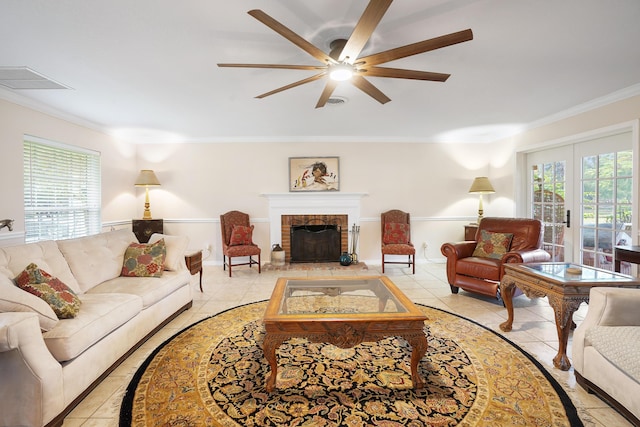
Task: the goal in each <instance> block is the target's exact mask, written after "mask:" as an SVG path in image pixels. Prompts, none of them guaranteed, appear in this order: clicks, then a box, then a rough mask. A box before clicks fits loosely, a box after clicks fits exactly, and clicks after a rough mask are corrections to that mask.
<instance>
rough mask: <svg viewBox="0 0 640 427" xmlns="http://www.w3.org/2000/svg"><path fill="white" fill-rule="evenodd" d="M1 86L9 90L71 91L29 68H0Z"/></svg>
mask: <svg viewBox="0 0 640 427" xmlns="http://www.w3.org/2000/svg"><path fill="white" fill-rule="evenodd" d="M0 86H4V87H8V88H9V89H14V90H22V89H71V88H70V87H68V86H65V85H63V84H60V83H58V82H55V81H53V80H51V79H50V78H48V77H45V76H43V75H42V74H40V73H36V72H35V71H33V70H32V69H30V68H28V67H0Z"/></svg>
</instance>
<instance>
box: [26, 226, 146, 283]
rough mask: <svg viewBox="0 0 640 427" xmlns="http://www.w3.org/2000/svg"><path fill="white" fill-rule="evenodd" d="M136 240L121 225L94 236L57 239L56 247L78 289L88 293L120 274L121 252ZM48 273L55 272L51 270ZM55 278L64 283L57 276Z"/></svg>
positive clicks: (129, 230) (133, 235)
mask: <svg viewBox="0 0 640 427" xmlns="http://www.w3.org/2000/svg"><path fill="white" fill-rule="evenodd" d="M135 241H137V239H136V235H135V234H133V231H131V229H129V228H122V229H120V230H115V231H109V232H106V233H100V234H95V235H93V236H87V237H79V238H77V239H69V240H59V241H58V247H59V248H60V251H61V252H62V253H63V254H64V257H65V258H66V259H67V262H68V263H69V267H70V268H71V271H73V275H74V276H75V277H76V279H77V281H78V284H79V287H80V290H81V291H82V292H87V291H88V290H89V289H91V288H93V287H94V286H96V285H97V284H99V283H102V282H104V281H105V280H109V279H113V278H114V277H118V276H120V272H121V271H122V260H123V258H124V251H125V250H126V249H127V247H128V246H129V243H131V242H135ZM38 265H40V264H38ZM41 267H42V268H45V267H44V266H42V265H41ZM47 271H48V270H47ZM51 274H54V275H55V273H53V272H52V273H51ZM56 277H58V278H60V279H61V280H62V281H63V282H65V283H67V282H66V280H65V279H64V278H63V277H61V276H60V275H56ZM68 284H69V283H67V285H68ZM71 288H72V289H73V287H71ZM74 290H75V289H74Z"/></svg>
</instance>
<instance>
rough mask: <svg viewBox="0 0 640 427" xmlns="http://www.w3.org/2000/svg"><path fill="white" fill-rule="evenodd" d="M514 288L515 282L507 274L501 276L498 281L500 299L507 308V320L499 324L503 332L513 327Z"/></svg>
mask: <svg viewBox="0 0 640 427" xmlns="http://www.w3.org/2000/svg"><path fill="white" fill-rule="evenodd" d="M515 290H516V282H515V281H514V280H510V279H509V278H508V277H507V276H504V277H503V278H502V281H501V282H500V294H501V295H502V301H504V306H505V307H506V308H507V316H508V317H507V321H506V322H503V323H501V324H500V329H501V330H502V331H503V332H509V331H510V330H511V328H512V327H513V294H514V292H515Z"/></svg>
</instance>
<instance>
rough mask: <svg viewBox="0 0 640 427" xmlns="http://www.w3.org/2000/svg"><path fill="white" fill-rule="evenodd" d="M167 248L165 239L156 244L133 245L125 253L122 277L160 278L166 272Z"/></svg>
mask: <svg viewBox="0 0 640 427" xmlns="http://www.w3.org/2000/svg"><path fill="white" fill-rule="evenodd" d="M166 256H167V247H166V246H165V243H164V239H160V240H158V241H157V242H154V243H147V244H145V243H131V244H130V245H129V247H128V248H127V250H126V251H125V253H124V263H123V264H122V272H121V273H120V275H121V276H126V277H160V276H162V272H163V270H164V260H165V258H166Z"/></svg>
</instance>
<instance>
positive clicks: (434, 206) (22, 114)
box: [0, 97, 640, 263]
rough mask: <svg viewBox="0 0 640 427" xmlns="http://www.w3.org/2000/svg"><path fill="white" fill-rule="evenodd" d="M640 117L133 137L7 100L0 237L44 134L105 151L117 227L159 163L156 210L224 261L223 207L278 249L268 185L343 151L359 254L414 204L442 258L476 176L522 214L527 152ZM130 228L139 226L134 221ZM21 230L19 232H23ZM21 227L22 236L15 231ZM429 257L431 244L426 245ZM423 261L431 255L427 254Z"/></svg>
mask: <svg viewBox="0 0 640 427" xmlns="http://www.w3.org/2000/svg"><path fill="white" fill-rule="evenodd" d="M639 117H640V97H634V98H630V99H628V100H625V101H620V102H617V103H615V104H611V105H607V106H605V107H601V108H599V109H597V110H593V111H589V112H586V113H582V114H579V115H576V116H573V117H570V118H567V119H564V120H560V121H558V122H556V123H552V124H548V125H546V126H541V127H538V128H535V129H531V130H530V131H527V132H525V133H524V134H522V135H519V136H517V137H514V138H510V139H508V140H504V141H499V142H495V143H492V144H447V145H442V144H410V143H367V142H362V143H348V144H347V143H341V142H335V143H322V144H313V143H245V144H243V143H233V144H231V143H230V144H224V143H211V144H207V143H190V144H144V145H138V146H135V145H130V144H126V143H122V142H119V141H117V140H116V139H114V138H113V137H111V136H108V135H105V134H103V133H101V132H98V131H95V130H92V129H89V128H87V127H83V126H80V125H76V124H73V123H70V122H69V121H65V120H62V119H59V118H55V117H52V116H50V115H47V114H44V113H41V112H37V111H34V110H32V109H30V108H26V107H23V106H19V105H16V104H14V103H11V102H8V101H3V100H0V147H2V154H3V155H2V156H1V157H0V178H1V179H2V183H3V192H2V198H1V200H2V204H1V205H0V219H3V218H13V219H15V221H16V222H15V228H14V232H11V233H9V232H8V231H7V230H6V229H3V230H0V245H6V244H14V243H21V242H20V241H17V240H20V239H21V238H22V234H21V233H22V232H23V231H24V212H23V199H22V139H23V135H25V134H30V135H34V136H37V137H40V138H45V139H50V140H54V141H59V142H63V143H66V144H71V145H77V146H80V147H85V148H90V149H93V150H97V151H100V152H101V153H102V169H103V171H102V199H103V210H102V220H103V223H104V224H105V225H106V227H107V228H108V227H110V226H111V225H113V224H116V225H119V224H127V221H130V220H131V219H132V218H140V217H141V216H142V210H143V203H144V190H142V189H136V188H135V187H133V182H134V181H135V178H136V176H137V174H138V171H139V170H140V169H145V168H150V169H153V170H155V171H156V174H157V175H158V178H159V179H160V182H161V183H162V186H161V187H158V188H153V189H151V191H150V193H151V194H150V195H151V211H152V214H153V217H154V218H164V219H165V223H166V226H165V229H166V232H167V233H169V234H186V235H188V236H189V238H190V240H191V248H193V249H200V248H203V247H205V246H208V245H211V247H212V253H211V256H210V257H209V259H208V260H207V261H208V262H209V263H211V262H218V263H219V262H220V260H221V255H220V253H219V247H220V233H219V222H218V218H219V215H220V214H221V213H223V212H226V211H228V210H231V209H238V210H242V211H245V212H248V213H249V214H250V215H251V218H252V220H253V222H254V223H255V225H256V236H255V241H256V243H258V244H260V246H261V247H262V249H263V260H264V261H267V260H268V257H269V252H270V247H269V244H270V239H269V235H268V233H269V224H268V223H267V221H268V213H267V200H266V199H265V198H264V197H261V196H260V195H261V194H262V193H282V192H287V191H288V180H287V177H288V158H289V157H300V156H339V157H340V175H341V180H340V185H341V191H345V192H363V193H367V194H368V196H367V197H365V198H364V199H363V203H362V212H361V214H362V216H361V223H360V226H361V236H360V245H359V258H360V259H361V260H364V261H368V262H376V263H379V257H380V251H379V244H380V229H379V227H380V226H379V218H380V213H381V212H383V211H385V210H387V209H392V208H398V209H403V210H406V211H408V212H410V213H411V216H412V222H413V226H412V236H413V241H414V243H415V244H416V245H417V246H419V245H421V243H422V242H427V243H428V250H427V251H426V254H424V255H426V258H428V259H431V260H434V259H441V255H440V250H439V248H440V245H441V244H442V242H445V241H450V240H458V239H462V236H463V225H464V224H465V223H468V222H470V221H473V220H474V219H475V216H476V214H477V206H478V200H477V197H475V196H471V195H469V194H467V190H468V188H469V186H470V184H471V181H472V180H473V178H474V177H475V176H481V175H488V176H489V177H490V178H491V181H492V183H493V185H494V187H495V189H496V194H493V195H490V196H485V201H484V202H485V203H484V205H485V206H484V207H485V216H511V215H514V214H515V202H514V200H515V191H516V189H515V176H516V161H515V155H514V152H515V150H517V149H519V148H521V147H523V146H530V145H532V144H541V143H544V142H545V141H550V140H554V139H558V138H562V137H565V136H568V135H573V134H579V133H582V132H586V131H589V130H593V129H598V128H601V127H606V126H609V125H612V124H616V123H621V122H625V121H629V120H637V119H638V118H639ZM127 226H128V224H127ZM12 233H13V234H12ZM13 236H16V237H13ZM419 253H420V254H421V255H420V256H421V257H422V260H424V257H423V253H422V250H419ZM419 261H420V258H419Z"/></svg>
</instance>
